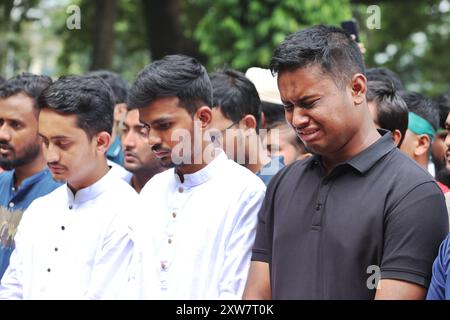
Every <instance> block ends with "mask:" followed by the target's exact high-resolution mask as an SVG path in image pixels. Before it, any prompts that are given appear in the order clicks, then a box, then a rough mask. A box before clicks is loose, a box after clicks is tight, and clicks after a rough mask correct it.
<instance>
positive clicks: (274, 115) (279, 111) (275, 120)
mask: <svg viewBox="0 0 450 320" xmlns="http://www.w3.org/2000/svg"><path fill="white" fill-rule="evenodd" d="M261 110H262V112H263V113H264V119H265V121H266V126H267V129H270V128H271V127H273V126H275V125H278V124H284V123H287V122H286V118H285V115H284V107H283V105H281V104H277V103H271V102H267V101H261Z"/></svg>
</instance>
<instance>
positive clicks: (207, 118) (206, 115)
mask: <svg viewBox="0 0 450 320" xmlns="http://www.w3.org/2000/svg"><path fill="white" fill-rule="evenodd" d="M195 116H196V117H197V119H198V120H200V122H201V123H202V129H206V128H208V127H209V124H210V123H211V120H212V110H211V108H210V107H208V106H203V107H200V108H198V109H197V111H196V112H195Z"/></svg>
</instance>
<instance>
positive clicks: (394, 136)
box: [392, 129, 402, 147]
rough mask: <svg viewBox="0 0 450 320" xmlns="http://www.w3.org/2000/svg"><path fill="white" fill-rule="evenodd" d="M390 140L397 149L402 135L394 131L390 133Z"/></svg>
mask: <svg viewBox="0 0 450 320" xmlns="http://www.w3.org/2000/svg"><path fill="white" fill-rule="evenodd" d="M392 140H393V141H394V144H395V146H396V147H398V144H399V143H400V140H402V133H401V132H400V130H398V129H395V130H394V132H392Z"/></svg>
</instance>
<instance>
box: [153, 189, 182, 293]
mask: <svg viewBox="0 0 450 320" xmlns="http://www.w3.org/2000/svg"><path fill="white" fill-rule="evenodd" d="M188 198H189V188H186V187H185V186H183V184H181V183H177V184H176V185H175V190H174V192H173V193H172V194H171V196H169V197H168V207H169V212H168V215H167V216H166V222H167V223H166V228H165V230H164V239H163V241H162V243H161V248H160V272H159V275H160V277H159V278H160V279H159V280H160V286H161V289H162V290H166V289H167V288H168V273H169V271H170V266H171V263H172V261H173V255H174V252H175V248H176V246H175V243H174V242H175V241H176V230H177V225H178V221H179V219H180V214H181V211H182V208H183V207H184V203H185V202H186V201H187V200H188Z"/></svg>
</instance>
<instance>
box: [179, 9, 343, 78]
mask: <svg viewBox="0 0 450 320" xmlns="http://www.w3.org/2000/svg"><path fill="white" fill-rule="evenodd" d="M184 5H185V10H184V15H183V17H182V18H183V21H184V23H185V24H186V26H187V31H186V32H187V34H188V35H189V36H193V37H194V38H195V39H196V40H197V41H198V42H199V43H200V51H201V52H202V53H204V54H205V55H206V56H207V57H208V66H209V67H210V68H216V67H221V66H225V65H228V66H231V67H233V68H237V69H241V70H245V69H246V68H248V67H251V66H262V67H267V65H268V63H269V61H270V58H271V56H272V53H273V50H274V49H275V47H276V46H277V45H278V44H279V43H280V42H281V41H282V40H283V39H284V37H285V36H286V35H287V34H290V33H292V32H295V31H297V30H299V29H300V28H302V27H306V26H310V25H313V24H318V23H323V24H334V25H339V23H340V21H342V20H345V19H349V18H350V14H351V12H350V5H349V1H346V0H339V1H336V0H305V1H298V0H285V1H277V0H251V1H250V0H220V1H214V2H211V1H209V0H191V1H186V2H185V3H184ZM196 18H199V19H196Z"/></svg>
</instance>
